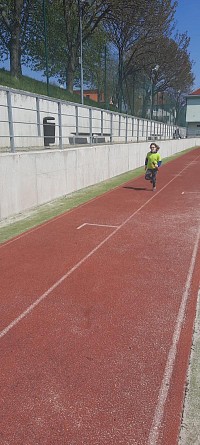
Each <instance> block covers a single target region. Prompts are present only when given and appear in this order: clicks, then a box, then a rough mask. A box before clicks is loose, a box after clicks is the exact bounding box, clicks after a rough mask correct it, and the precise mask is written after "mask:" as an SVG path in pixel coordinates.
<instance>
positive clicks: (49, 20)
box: [0, 0, 194, 112]
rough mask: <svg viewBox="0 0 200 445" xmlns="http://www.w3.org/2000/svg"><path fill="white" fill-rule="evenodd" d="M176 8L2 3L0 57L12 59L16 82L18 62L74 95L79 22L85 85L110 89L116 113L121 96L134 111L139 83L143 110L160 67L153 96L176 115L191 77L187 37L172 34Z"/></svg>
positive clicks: (165, 4) (96, 2)
mask: <svg viewBox="0 0 200 445" xmlns="http://www.w3.org/2000/svg"><path fill="white" fill-rule="evenodd" d="M176 7H177V1H175V0H151V1H149V0H129V1H128V2H127V1H126V0H0V57H1V58H2V59H4V58H6V57H7V58H8V57H9V58H10V69H11V74H12V75H14V76H19V75H20V74H21V64H22V62H23V63H26V64H28V65H29V66H30V67H31V68H32V69H34V70H43V71H44V73H45V74H47V70H48V75H49V76H52V77H54V78H57V79H58V81H59V82H60V83H62V84H63V83H66V85H67V88H68V89H69V91H73V87H74V85H75V84H78V81H79V71H80V70H79V56H80V37H81V36H80V17H81V19H82V43H83V66H84V81H85V83H86V84H87V85H89V86H91V87H93V88H97V89H98V90H99V92H102V91H103V90H106V89H107V90H109V95H110V94H112V95H114V96H115V97H116V98H117V100H118V106H119V110H121V109H122V103H123V98H124V99H125V101H126V102H127V104H129V109H130V110H131V111H132V112H133V110H134V101H135V94H134V91H135V89H136V85H137V88H140V89H141V90H143V92H142V95H143V103H144V104H145V102H148V100H149V94H150V92H149V91H150V90H149V84H150V82H151V80H152V69H153V68H154V66H155V65H159V70H158V75H157V77H156V78H154V79H153V82H154V91H155V93H156V92H157V91H165V92H167V93H168V94H169V95H171V96H173V97H174V100H175V102H176V103H177V109H178V106H179V104H181V103H182V100H181V99H180V97H182V95H183V93H186V92H188V90H189V89H190V88H191V86H192V83H193V80H194V78H193V74H192V61H191V60H190V54H189V50H188V48H189V37H188V35H187V33H183V34H180V33H178V31H177V32H176V30H175V23H174V14H175V11H176ZM45 24H46V28H45ZM105 50H106V54H105ZM180 92H181V93H180ZM177 98H178V99H177Z"/></svg>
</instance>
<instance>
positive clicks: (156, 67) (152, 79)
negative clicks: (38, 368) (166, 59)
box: [150, 65, 159, 120]
mask: <svg viewBox="0 0 200 445" xmlns="http://www.w3.org/2000/svg"><path fill="white" fill-rule="evenodd" d="M158 70H159V65H156V66H155V67H154V68H152V70H151V110H150V118H151V120H152V117H153V95H154V91H153V90H154V80H155V77H156V74H157V72H158Z"/></svg>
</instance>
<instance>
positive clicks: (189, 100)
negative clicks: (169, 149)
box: [186, 88, 200, 137]
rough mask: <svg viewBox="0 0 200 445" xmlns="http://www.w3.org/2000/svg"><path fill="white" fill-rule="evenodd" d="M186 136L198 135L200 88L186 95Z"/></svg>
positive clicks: (199, 129)
mask: <svg viewBox="0 0 200 445" xmlns="http://www.w3.org/2000/svg"><path fill="white" fill-rule="evenodd" d="M186 125H187V133H186V134H187V137H195V136H200V88H199V89H198V90H195V91H193V92H192V93H191V94H189V95H188V96H187V97H186Z"/></svg>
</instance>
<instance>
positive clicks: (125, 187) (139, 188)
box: [123, 186, 147, 190]
mask: <svg viewBox="0 0 200 445" xmlns="http://www.w3.org/2000/svg"><path fill="white" fill-rule="evenodd" d="M123 188H124V189H131V190H147V189H146V188H145V187H127V186H124V187H123Z"/></svg>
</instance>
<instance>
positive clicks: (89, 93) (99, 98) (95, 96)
mask: <svg viewBox="0 0 200 445" xmlns="http://www.w3.org/2000/svg"><path fill="white" fill-rule="evenodd" d="M74 93H76V94H79V95H80V94H81V92H80V90H78V89H77V90H74ZM83 96H84V97H87V99H91V100H93V101H94V102H104V93H102V92H100V93H99V91H98V90H97V89H96V90H83Z"/></svg>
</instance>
